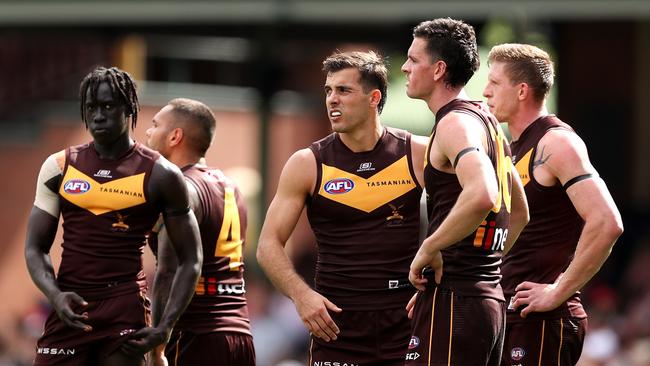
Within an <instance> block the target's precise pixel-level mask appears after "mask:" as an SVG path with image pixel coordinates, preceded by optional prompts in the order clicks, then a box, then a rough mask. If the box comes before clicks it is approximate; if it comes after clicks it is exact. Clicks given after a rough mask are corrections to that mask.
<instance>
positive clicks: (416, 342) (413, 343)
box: [409, 336, 420, 349]
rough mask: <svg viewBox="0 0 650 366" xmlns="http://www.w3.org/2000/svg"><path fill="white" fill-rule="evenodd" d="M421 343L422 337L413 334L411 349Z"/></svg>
mask: <svg viewBox="0 0 650 366" xmlns="http://www.w3.org/2000/svg"><path fill="white" fill-rule="evenodd" d="M419 345H420V338H418V337H417V336H412V337H411V340H410V341H409V349H413V348H418V346H419Z"/></svg>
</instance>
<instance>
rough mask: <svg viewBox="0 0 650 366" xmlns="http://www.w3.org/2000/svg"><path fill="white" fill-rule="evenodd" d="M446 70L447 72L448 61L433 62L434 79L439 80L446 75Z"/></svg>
mask: <svg viewBox="0 0 650 366" xmlns="http://www.w3.org/2000/svg"><path fill="white" fill-rule="evenodd" d="M445 72H447V63H446V62H444V61H442V60H438V61H436V62H435V63H434V64H433V80H434V81H438V80H440V79H442V78H444V77H445Z"/></svg>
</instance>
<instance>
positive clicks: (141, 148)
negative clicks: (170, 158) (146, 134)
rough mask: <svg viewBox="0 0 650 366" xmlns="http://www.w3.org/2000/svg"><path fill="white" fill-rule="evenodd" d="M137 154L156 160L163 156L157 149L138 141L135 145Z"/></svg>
mask: <svg viewBox="0 0 650 366" xmlns="http://www.w3.org/2000/svg"><path fill="white" fill-rule="evenodd" d="M134 149H135V152H136V154H138V155H140V156H142V157H144V158H145V159H148V160H152V161H156V160H158V158H159V157H161V155H160V153H159V152H158V151H156V150H153V149H151V148H150V147H148V146H145V145H144V144H142V143H139V142H136V144H135V146H134Z"/></svg>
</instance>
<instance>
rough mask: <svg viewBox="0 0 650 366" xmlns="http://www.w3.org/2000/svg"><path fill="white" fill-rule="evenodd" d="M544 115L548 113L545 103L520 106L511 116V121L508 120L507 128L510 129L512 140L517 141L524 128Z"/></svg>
mask: <svg viewBox="0 0 650 366" xmlns="http://www.w3.org/2000/svg"><path fill="white" fill-rule="evenodd" d="M546 115H548V110H547V109H546V106H545V105H541V106H532V107H529V108H521V109H520V110H519V111H518V112H517V113H516V114H515V115H514V116H513V117H512V118H511V120H512V121H508V129H509V130H510V134H511V135H512V139H513V141H517V140H518V139H519V136H521V134H522V133H523V132H524V130H525V129H526V128H528V126H530V125H531V124H532V123H533V122H535V121H536V120H537V119H538V118H540V117H542V116H546Z"/></svg>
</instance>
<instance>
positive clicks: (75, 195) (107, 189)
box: [59, 165, 147, 215]
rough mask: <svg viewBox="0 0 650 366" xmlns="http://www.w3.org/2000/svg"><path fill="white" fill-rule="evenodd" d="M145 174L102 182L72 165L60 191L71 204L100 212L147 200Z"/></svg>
mask: <svg viewBox="0 0 650 366" xmlns="http://www.w3.org/2000/svg"><path fill="white" fill-rule="evenodd" d="M144 176H145V173H140V174H137V175H132V176H130V177H124V178H120V179H115V180H112V181H110V182H106V183H103V184H102V183H98V182H97V181H95V180H94V179H92V178H91V177H89V176H87V175H86V174H84V173H82V172H80V171H79V170H77V169H76V168H75V167H73V166H71V165H70V166H68V170H67V171H66V173H65V176H64V177H63V184H61V188H59V194H60V195H61V197H63V198H65V199H66V200H68V201H70V202H71V203H72V204H74V205H76V206H79V207H80V208H83V209H85V210H88V211H90V212H92V213H93V214H95V215H101V214H104V213H106V212H111V211H117V210H123V209H125V208H129V207H133V206H137V205H140V204H142V203H145V202H146V201H147V200H146V199H145V197H144Z"/></svg>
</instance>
